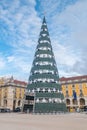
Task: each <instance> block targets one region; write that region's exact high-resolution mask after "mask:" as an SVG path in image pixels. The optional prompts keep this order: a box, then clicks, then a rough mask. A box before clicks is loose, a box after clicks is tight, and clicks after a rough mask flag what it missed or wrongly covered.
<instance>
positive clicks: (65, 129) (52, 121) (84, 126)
mask: <svg viewBox="0 0 87 130" xmlns="http://www.w3.org/2000/svg"><path fill="white" fill-rule="evenodd" d="M0 130H87V114H80V113H73V114H57V115H31V114H21V113H3V114H2V113H0Z"/></svg>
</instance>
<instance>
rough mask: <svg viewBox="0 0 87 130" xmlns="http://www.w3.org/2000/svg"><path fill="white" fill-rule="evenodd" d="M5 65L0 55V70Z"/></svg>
mask: <svg viewBox="0 0 87 130" xmlns="http://www.w3.org/2000/svg"><path fill="white" fill-rule="evenodd" d="M4 67H5V61H4V59H3V58H2V57H0V70H2V69H3V68H4Z"/></svg>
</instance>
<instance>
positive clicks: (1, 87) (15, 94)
mask: <svg viewBox="0 0 87 130" xmlns="http://www.w3.org/2000/svg"><path fill="white" fill-rule="evenodd" d="M26 86H27V83H26V82H23V81H19V80H15V79H13V77H10V78H5V77H2V78H0V108H10V109H11V110H14V109H15V108H16V107H21V106H22V100H23V97H24V94H25V89H26Z"/></svg>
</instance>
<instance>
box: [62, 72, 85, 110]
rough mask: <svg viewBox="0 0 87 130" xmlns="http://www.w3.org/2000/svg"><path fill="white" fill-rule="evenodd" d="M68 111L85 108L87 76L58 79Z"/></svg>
mask: <svg viewBox="0 0 87 130" xmlns="http://www.w3.org/2000/svg"><path fill="white" fill-rule="evenodd" d="M60 84H61V86H62V92H63V94H64V97H65V101H66V106H67V108H68V111H76V110H78V109H80V110H83V108H84V107H85V106H87V75H84V76H76V77H69V78H65V77H62V78H60Z"/></svg>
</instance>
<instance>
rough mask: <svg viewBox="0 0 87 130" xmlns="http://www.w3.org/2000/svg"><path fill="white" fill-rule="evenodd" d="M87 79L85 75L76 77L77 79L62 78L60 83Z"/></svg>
mask: <svg viewBox="0 0 87 130" xmlns="http://www.w3.org/2000/svg"><path fill="white" fill-rule="evenodd" d="M84 78H85V79H87V75H83V76H75V77H68V78H66V77H62V78H60V79H59V81H68V80H80V79H84Z"/></svg>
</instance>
